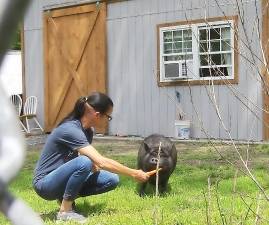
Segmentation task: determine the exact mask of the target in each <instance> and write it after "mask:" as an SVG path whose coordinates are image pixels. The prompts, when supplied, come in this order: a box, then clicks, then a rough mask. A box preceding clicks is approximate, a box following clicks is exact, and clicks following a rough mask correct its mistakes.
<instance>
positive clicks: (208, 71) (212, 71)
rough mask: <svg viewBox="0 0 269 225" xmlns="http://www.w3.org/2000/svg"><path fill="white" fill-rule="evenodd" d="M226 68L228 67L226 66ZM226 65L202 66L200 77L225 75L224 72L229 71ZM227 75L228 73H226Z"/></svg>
mask: <svg viewBox="0 0 269 225" xmlns="http://www.w3.org/2000/svg"><path fill="white" fill-rule="evenodd" d="M225 69H226V68H225ZM225 69H224V67H222V68H200V71H199V72H200V77H218V76H224V75H223V74H225V73H224V72H226V73H227V69H226V71H224V70H225ZM225 76H226V75H225Z"/></svg>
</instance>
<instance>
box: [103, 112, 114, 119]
mask: <svg viewBox="0 0 269 225" xmlns="http://www.w3.org/2000/svg"><path fill="white" fill-rule="evenodd" d="M103 115H105V116H106V117H107V119H108V121H111V120H112V116H110V115H107V114H106V113H104V114H103Z"/></svg>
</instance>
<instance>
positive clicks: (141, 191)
mask: <svg viewBox="0 0 269 225" xmlns="http://www.w3.org/2000/svg"><path fill="white" fill-rule="evenodd" d="M146 186H147V182H145V183H142V184H141V185H140V190H139V196H140V197H143V196H145V194H146V193H145V189H146Z"/></svg>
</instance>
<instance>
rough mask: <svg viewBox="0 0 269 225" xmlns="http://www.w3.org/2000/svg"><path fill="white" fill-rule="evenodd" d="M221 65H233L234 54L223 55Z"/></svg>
mask: <svg viewBox="0 0 269 225" xmlns="http://www.w3.org/2000/svg"><path fill="white" fill-rule="evenodd" d="M221 64H222V65H232V54H231V53H227V54H221Z"/></svg>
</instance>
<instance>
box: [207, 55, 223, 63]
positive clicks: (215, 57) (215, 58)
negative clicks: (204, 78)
mask: <svg viewBox="0 0 269 225" xmlns="http://www.w3.org/2000/svg"><path fill="white" fill-rule="evenodd" d="M211 60H212V61H211V62H210V64H211V65H221V54H212V55H211Z"/></svg>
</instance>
